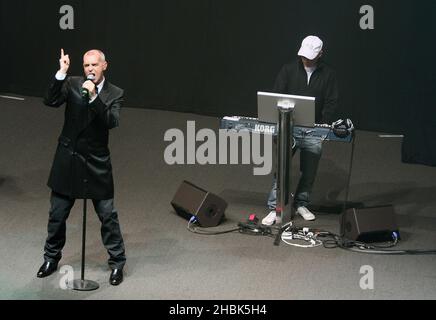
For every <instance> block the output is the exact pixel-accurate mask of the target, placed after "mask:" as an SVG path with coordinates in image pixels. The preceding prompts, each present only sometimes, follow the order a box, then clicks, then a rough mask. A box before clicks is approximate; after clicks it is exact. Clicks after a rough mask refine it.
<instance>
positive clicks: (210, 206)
mask: <svg viewBox="0 0 436 320" xmlns="http://www.w3.org/2000/svg"><path fill="white" fill-rule="evenodd" d="M171 205H172V206H173V208H174V210H176V212H177V214H178V215H180V216H182V217H183V218H185V219H187V220H189V219H191V218H192V216H196V217H197V221H198V224H199V225H200V226H202V227H215V226H217V225H219V224H220V222H221V221H222V220H223V218H224V211H225V210H226V208H227V202H226V201H224V200H223V199H221V198H220V197H218V196H217V195H215V194H213V193H210V192H208V191H206V190H204V189H202V188H200V187H197V186H195V185H194V184H192V183H191V182H188V181H183V182H182V184H181V185H180V187H179V189H178V190H177V192H176V194H175V195H174V198H173V200H172V201H171Z"/></svg>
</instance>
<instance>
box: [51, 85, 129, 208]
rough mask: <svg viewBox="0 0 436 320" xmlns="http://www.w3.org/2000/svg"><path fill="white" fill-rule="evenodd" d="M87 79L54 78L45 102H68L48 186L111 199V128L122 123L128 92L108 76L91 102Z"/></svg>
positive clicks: (80, 196) (67, 192) (75, 195)
mask: <svg viewBox="0 0 436 320" xmlns="http://www.w3.org/2000/svg"><path fill="white" fill-rule="evenodd" d="M83 82H84V78H83V77H67V78H66V79H65V80H63V81H58V80H56V79H54V80H53V81H52V83H51V84H50V86H49V88H48V90H47V94H46V96H45V98H44V104H46V105H47V106H50V107H55V108H58V107H60V106H61V105H63V104H64V103H66V108H65V121H64V126H63V129H62V133H61V135H60V137H59V139H58V141H59V143H58V146H57V149H56V154H55V157H54V161H53V165H52V168H51V172H50V177H49V180H48V186H49V187H50V188H51V189H52V190H53V191H55V192H57V193H60V194H63V195H66V196H69V197H70V198H75V199H85V198H86V199H98V200H104V199H111V198H113V196H114V185H113V178H112V165H111V161H110V153H109V148H108V140H109V129H112V128H115V127H117V126H118V125H119V117H120V114H119V112H120V108H121V104H122V102H123V95H124V92H123V90H122V89H120V88H118V87H116V86H114V85H112V84H110V83H109V82H108V81H107V80H105V83H104V85H103V88H102V90H101V92H99V94H98V97H97V98H96V99H95V100H94V101H93V102H92V103H91V104H89V105H87V103H86V102H85V101H84V100H83V98H82V95H81V88H82V84H83Z"/></svg>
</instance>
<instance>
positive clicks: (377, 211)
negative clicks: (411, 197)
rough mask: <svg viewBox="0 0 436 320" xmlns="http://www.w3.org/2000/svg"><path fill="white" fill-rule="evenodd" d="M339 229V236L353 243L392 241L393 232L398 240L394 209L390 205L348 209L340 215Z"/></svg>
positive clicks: (398, 234)
mask: <svg viewBox="0 0 436 320" xmlns="http://www.w3.org/2000/svg"><path fill="white" fill-rule="evenodd" d="M340 227H341V231H340V232H341V236H342V237H343V238H345V239H348V240H353V241H360V242H365V243H372V242H387V241H392V240H393V232H396V234H397V237H398V239H399V238H400V233H399V230H398V226H397V223H396V220H395V212H394V208H393V207H392V206H391V205H388V206H379V207H369V208H361V209H356V208H351V209H348V210H347V211H345V213H343V214H342V217H341V224H340Z"/></svg>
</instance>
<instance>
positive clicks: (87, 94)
mask: <svg viewBox="0 0 436 320" xmlns="http://www.w3.org/2000/svg"><path fill="white" fill-rule="evenodd" d="M94 79H95V75H94V74H92V73H90V74H88V75H87V76H86V80H91V81H93V80H94ZM82 97H83V98H86V97H89V91H88V89H85V88H82Z"/></svg>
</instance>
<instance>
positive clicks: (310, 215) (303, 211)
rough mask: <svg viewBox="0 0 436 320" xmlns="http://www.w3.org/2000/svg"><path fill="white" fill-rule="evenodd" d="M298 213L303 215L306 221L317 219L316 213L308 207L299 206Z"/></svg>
mask: <svg viewBox="0 0 436 320" xmlns="http://www.w3.org/2000/svg"><path fill="white" fill-rule="evenodd" d="M297 213H298V214H299V215H300V216H302V217H303V219H304V220H306V221H313V220H315V215H314V214H313V213H312V212H310V211H309V210H308V209H307V208H306V207H299V208H298V209H297Z"/></svg>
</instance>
